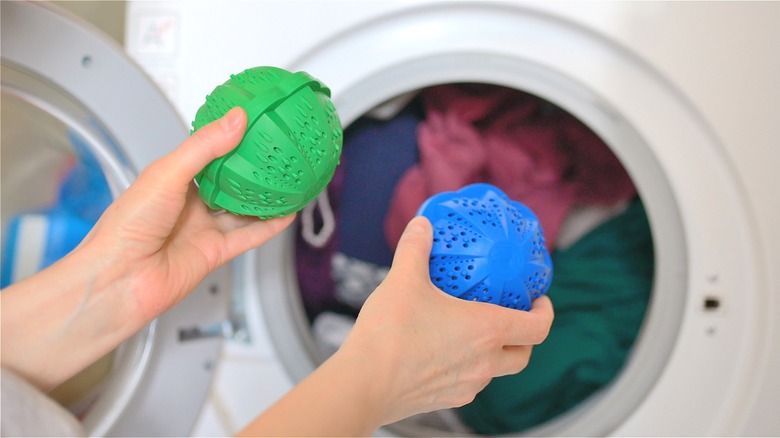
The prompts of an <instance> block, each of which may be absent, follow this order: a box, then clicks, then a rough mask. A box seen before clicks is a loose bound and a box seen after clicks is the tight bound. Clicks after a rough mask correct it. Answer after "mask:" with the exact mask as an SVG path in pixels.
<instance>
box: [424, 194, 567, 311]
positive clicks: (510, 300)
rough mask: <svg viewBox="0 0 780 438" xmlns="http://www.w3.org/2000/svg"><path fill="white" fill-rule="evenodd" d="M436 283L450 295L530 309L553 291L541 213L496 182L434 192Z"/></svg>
mask: <svg viewBox="0 0 780 438" xmlns="http://www.w3.org/2000/svg"><path fill="white" fill-rule="evenodd" d="M417 214H418V215H421V216H425V217H427V218H428V220H430V221H431V224H432V225H433V248H432V250H431V256H430V260H429V266H430V276H431V281H433V283H434V284H435V285H436V286H437V287H438V288H440V289H441V290H443V291H444V292H447V293H448V294H450V295H453V296H455V297H459V298H463V299H465V300H471V301H481V302H486V303H493V304H498V305H500V306H504V307H508V308H512V309H521V310H529V309H530V308H531V302H532V301H533V300H534V299H536V298H538V297H540V296H542V295H543V294H545V293H546V292H547V290H548V289H549V287H550V283H551V282H552V272H553V268H552V261H551V259H550V255H549V253H548V252H547V248H546V247H545V246H544V232H543V230H542V227H541V225H540V223H539V220H538V219H537V217H536V215H535V214H534V213H533V212H532V211H531V210H530V209H529V208H528V207H527V206H525V205H523V204H521V203H519V202H516V201H513V200H511V199H509V197H507V195H506V194H505V193H504V192H503V191H501V190H500V189H499V188H497V187H495V186H493V185H490V184H472V185H469V186H466V187H464V188H462V189H461V190H459V191H456V192H445V193H440V194H437V195H434V196H432V197H431V198H429V199H428V200H427V201H426V202H425V203H424V204H423V205H422V206H421V207H420V209H419V211H418V213H417Z"/></svg>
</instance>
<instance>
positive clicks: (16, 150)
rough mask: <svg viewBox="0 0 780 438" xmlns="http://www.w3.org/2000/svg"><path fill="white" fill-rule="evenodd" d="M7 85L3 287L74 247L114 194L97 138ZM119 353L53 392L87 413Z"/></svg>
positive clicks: (3, 144) (1, 196)
mask: <svg viewBox="0 0 780 438" xmlns="http://www.w3.org/2000/svg"><path fill="white" fill-rule="evenodd" d="M4 72H5V71H4ZM9 73H10V71H9ZM9 88H11V87H9ZM7 90H8V89H4V90H3V93H2V102H3V106H2V126H0V133H2V139H0V147H2V162H1V164H2V169H0V172H1V173H0V175H1V176H2V184H0V187H1V189H0V190H2V193H1V194H0V199H1V203H2V205H1V206H0V212H2V266H1V267H0V269H1V271H0V280H1V282H2V287H3V288H5V287H6V286H9V285H11V284H13V283H16V282H18V281H20V280H22V279H24V278H26V277H28V276H30V275H33V274H35V273H37V272H39V271H40V270H42V269H44V268H46V267H47V266H49V265H51V264H53V263H55V262H56V261H58V260H59V259H61V258H62V257H64V256H65V255H66V254H67V253H69V252H70V251H71V250H73V249H74V248H75V247H76V246H77V245H78V244H79V243H80V242H81V240H82V239H83V238H84V237H85V236H86V234H87V233H88V232H89V231H90V229H91V228H92V226H93V225H94V224H95V222H96V221H97V219H98V217H99V216H100V215H101V214H102V212H103V211H104V210H105V208H106V207H107V206H108V205H109V203H110V202H111V200H112V198H113V196H112V192H111V187H110V186H109V181H108V180H107V179H106V176H105V174H104V172H103V169H102V166H101V164H100V160H99V159H98V157H97V155H96V152H95V148H94V145H92V144H90V142H89V141H88V140H87V139H86V138H84V137H83V136H82V135H81V134H79V132H78V129H74V127H73V126H68V124H67V123H65V122H63V121H62V120H60V119H58V118H56V117H54V116H53V115H52V114H50V113H48V112H47V111H45V110H44V109H41V108H40V107H38V106H36V105H34V104H32V103H30V102H29V101H28V100H27V99H26V98H25V96H24V93H21V94H17V93H14V92H9V91H7ZM53 305H56V303H54V304H53ZM114 358H115V353H114V352H111V353H109V354H107V355H106V356H104V357H103V358H101V359H99V360H98V361H97V362H96V363H95V364H93V365H91V366H90V367H88V368H86V369H85V370H83V371H82V372H81V373H79V374H78V375H76V376H74V377H73V378H71V379H70V380H68V381H66V382H65V383H63V384H62V385H60V386H59V387H57V388H55V389H54V390H52V391H51V392H50V394H49V395H50V396H51V397H52V398H54V399H55V400H56V401H58V402H59V403H60V404H62V405H63V406H65V407H66V408H68V409H69V410H71V411H72V412H73V413H74V414H75V415H76V416H77V417H80V418H83V417H84V416H85V415H86V414H87V413H88V412H89V410H90V407H91V406H93V404H94V403H95V402H96V401H97V399H98V397H99V394H100V390H101V388H102V387H103V386H104V385H105V383H106V381H107V378H108V377H109V375H110V374H111V371H112V369H113V367H114V362H115V360H114ZM52 366H56V364H52Z"/></svg>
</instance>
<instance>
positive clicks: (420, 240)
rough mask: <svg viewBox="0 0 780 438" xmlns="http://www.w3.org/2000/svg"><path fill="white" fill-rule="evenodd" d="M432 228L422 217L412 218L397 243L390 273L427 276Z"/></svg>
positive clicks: (431, 243)
mask: <svg viewBox="0 0 780 438" xmlns="http://www.w3.org/2000/svg"><path fill="white" fill-rule="evenodd" d="M432 240H433V228H432V226H431V223H430V221H428V219H427V218H426V217H424V216H417V217H415V218H413V219H412V220H411V221H409V223H408V224H407V225H406V229H405V230H404V232H403V234H402V235H401V238H400V240H399V241H398V247H397V248H396V250H395V256H394V257H393V266H392V268H391V269H390V273H393V272H394V271H396V272H403V273H404V275H409V274H413V275H425V276H426V277H427V276H428V275H429V268H428V263H429V258H430V256H431V248H432V245H433V242H432Z"/></svg>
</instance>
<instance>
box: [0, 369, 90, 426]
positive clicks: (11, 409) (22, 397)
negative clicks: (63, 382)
mask: <svg viewBox="0 0 780 438" xmlns="http://www.w3.org/2000/svg"><path fill="white" fill-rule="evenodd" d="M0 388H1V389H2V391H0V392H2V399H1V400H0V406H2V409H0V436H4V437H22V436H57V437H72V436H86V435H87V433H86V431H85V430H84V428H83V427H82V425H81V423H79V421H78V420H77V419H76V417H74V416H73V414H71V413H70V412H68V411H67V410H66V409H65V408H63V407H62V406H60V405H59V404H58V403H57V402H55V401H54V400H52V399H51V398H49V397H48V396H47V395H46V394H44V393H43V392H41V391H40V390H39V389H38V388H36V387H34V386H33V385H31V384H30V383H29V382H27V381H26V380H24V379H22V378H21V377H19V376H17V375H16V374H14V373H13V372H11V371H9V370H7V369H5V368H3V370H2V375H0Z"/></svg>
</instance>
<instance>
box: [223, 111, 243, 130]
mask: <svg viewBox="0 0 780 438" xmlns="http://www.w3.org/2000/svg"><path fill="white" fill-rule="evenodd" d="M240 114H241V110H240V109H239V107H234V108H233V109H231V110H230V111H228V112H227V113H226V114H225V115H224V116H222V119H221V120H220V123H222V128H223V129H224V130H225V131H228V132H233V131H235V130H236V129H238V128H239V126H240V125H241V115H240Z"/></svg>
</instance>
